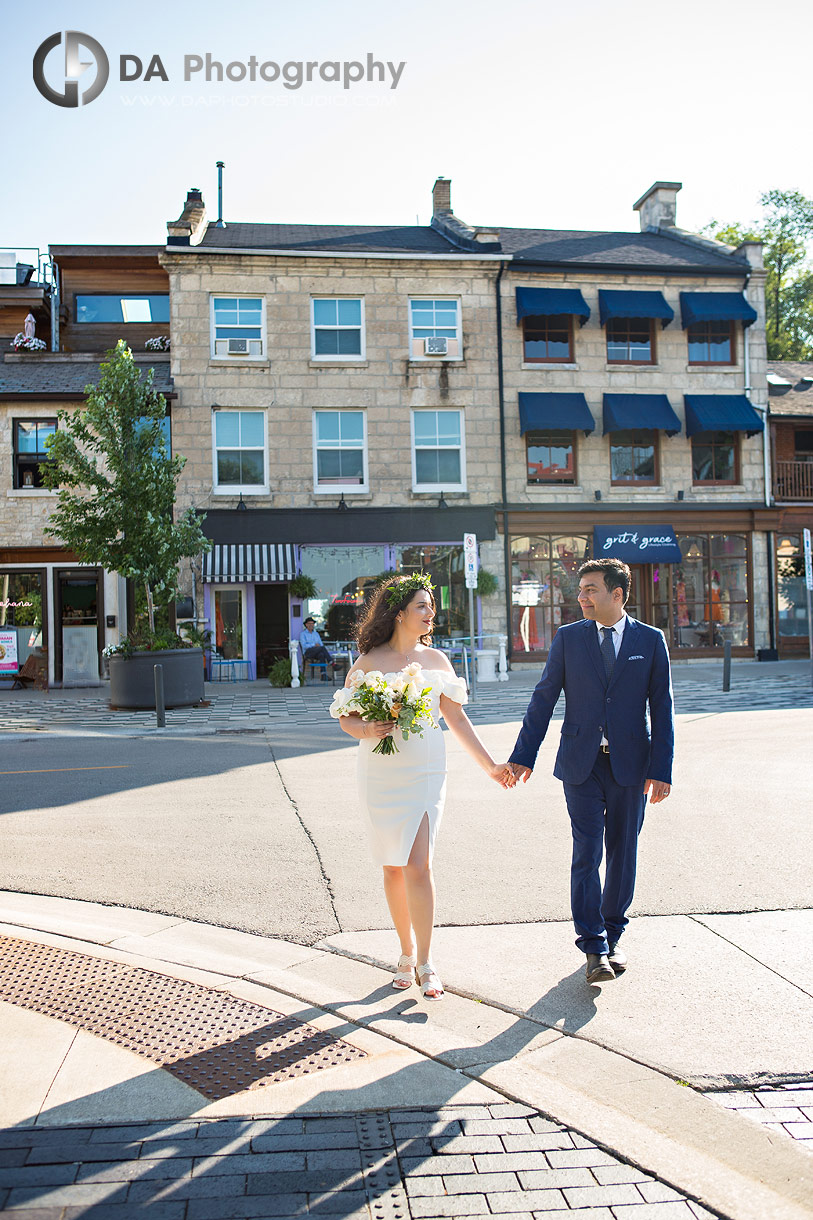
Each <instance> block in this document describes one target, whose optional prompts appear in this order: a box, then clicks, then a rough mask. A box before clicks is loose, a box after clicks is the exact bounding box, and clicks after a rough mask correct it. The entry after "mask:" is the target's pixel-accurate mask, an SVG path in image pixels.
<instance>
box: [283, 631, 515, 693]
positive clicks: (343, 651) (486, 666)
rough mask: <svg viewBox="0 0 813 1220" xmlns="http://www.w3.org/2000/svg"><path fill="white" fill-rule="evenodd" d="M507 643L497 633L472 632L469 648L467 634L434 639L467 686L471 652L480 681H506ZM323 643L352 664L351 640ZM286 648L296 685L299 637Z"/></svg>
mask: <svg viewBox="0 0 813 1220" xmlns="http://www.w3.org/2000/svg"><path fill="white" fill-rule="evenodd" d="M507 645H508V636H507V635H499V634H497V633H492V634H482V635H475V637H474V648H473V649H472V638H471V636H470V635H461V636H441V637H440V638H439V639H436V640H435V647H436V648H440V649H441V651H443V652H445V653H446V655H447V656H448V658H449V660H450V661H451V662H452V664H453V665H454V664H455V662H457V663H458V664H459V665H460V667H461V669H462V671H463V677H464V678H465V679H466V685H467V686H468V687H469V689H471V687H472V681H471V678H472V675H471V668H470V667H471V657H472V655H473V656H474V658H476V659H477V667H478V673H479V674H480V680H481V681H483V680H485V681H491V682H493V681H494V680H495V678H496V680H497V681H498V682H507V681H508V654H507ZM325 647H326V648H327V649H328V651H329V652H331V653H332V655H333V656H347V657H348V660H349V662H350V664H352V662H353V657H354V650H355V649H356V646H355V644H354V642H353V641H351V640H326V641H325ZM288 650H289V655H290V658H291V686H293V687H295V688H296V687H299V686H300V685H301V682H300V673H301V671H300V664H299V640H291V641H290V643H289V649H288ZM478 653H485V654H486V655H485V656H483V657H482V658H480V657H478ZM495 658H496V659H495ZM492 675H493V676H492Z"/></svg>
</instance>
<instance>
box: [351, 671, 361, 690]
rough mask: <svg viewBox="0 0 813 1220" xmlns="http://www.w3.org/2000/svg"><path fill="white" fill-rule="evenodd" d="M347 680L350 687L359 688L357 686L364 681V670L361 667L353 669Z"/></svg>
mask: <svg viewBox="0 0 813 1220" xmlns="http://www.w3.org/2000/svg"><path fill="white" fill-rule="evenodd" d="M348 682H349V683H350V687H351V689H352V690H354V691H357V690H358V689H359V687H360V686H362V685H363V683H364V670H363V669H354V670H353V672H352V674H351V675H350V677H349V678H348Z"/></svg>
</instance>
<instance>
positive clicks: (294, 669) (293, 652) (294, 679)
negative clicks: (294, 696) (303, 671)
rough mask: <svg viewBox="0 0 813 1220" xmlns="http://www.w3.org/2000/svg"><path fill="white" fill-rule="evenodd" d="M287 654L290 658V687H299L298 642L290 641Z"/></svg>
mask: <svg viewBox="0 0 813 1220" xmlns="http://www.w3.org/2000/svg"><path fill="white" fill-rule="evenodd" d="M288 652H289V654H290V657H291V686H293V687H299V686H301V683H300V681H299V640H290V641H289V643H288Z"/></svg>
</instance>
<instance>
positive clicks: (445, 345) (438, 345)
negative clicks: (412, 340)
mask: <svg viewBox="0 0 813 1220" xmlns="http://www.w3.org/2000/svg"><path fill="white" fill-rule="evenodd" d="M448 350H449V340H448V339H445V338H443V339H442V338H440V337H439V336H432V337H431V338H428V339H424V341H423V354H424V356H445V355H446V354H447V352H448Z"/></svg>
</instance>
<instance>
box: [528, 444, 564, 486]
mask: <svg viewBox="0 0 813 1220" xmlns="http://www.w3.org/2000/svg"><path fill="white" fill-rule="evenodd" d="M525 452H526V461H527V471H528V483H529V484H531V485H536V484H540V483H567V484H573V483H575V482H576V446H575V443H574V434H573V433H572V432H526V433H525Z"/></svg>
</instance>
